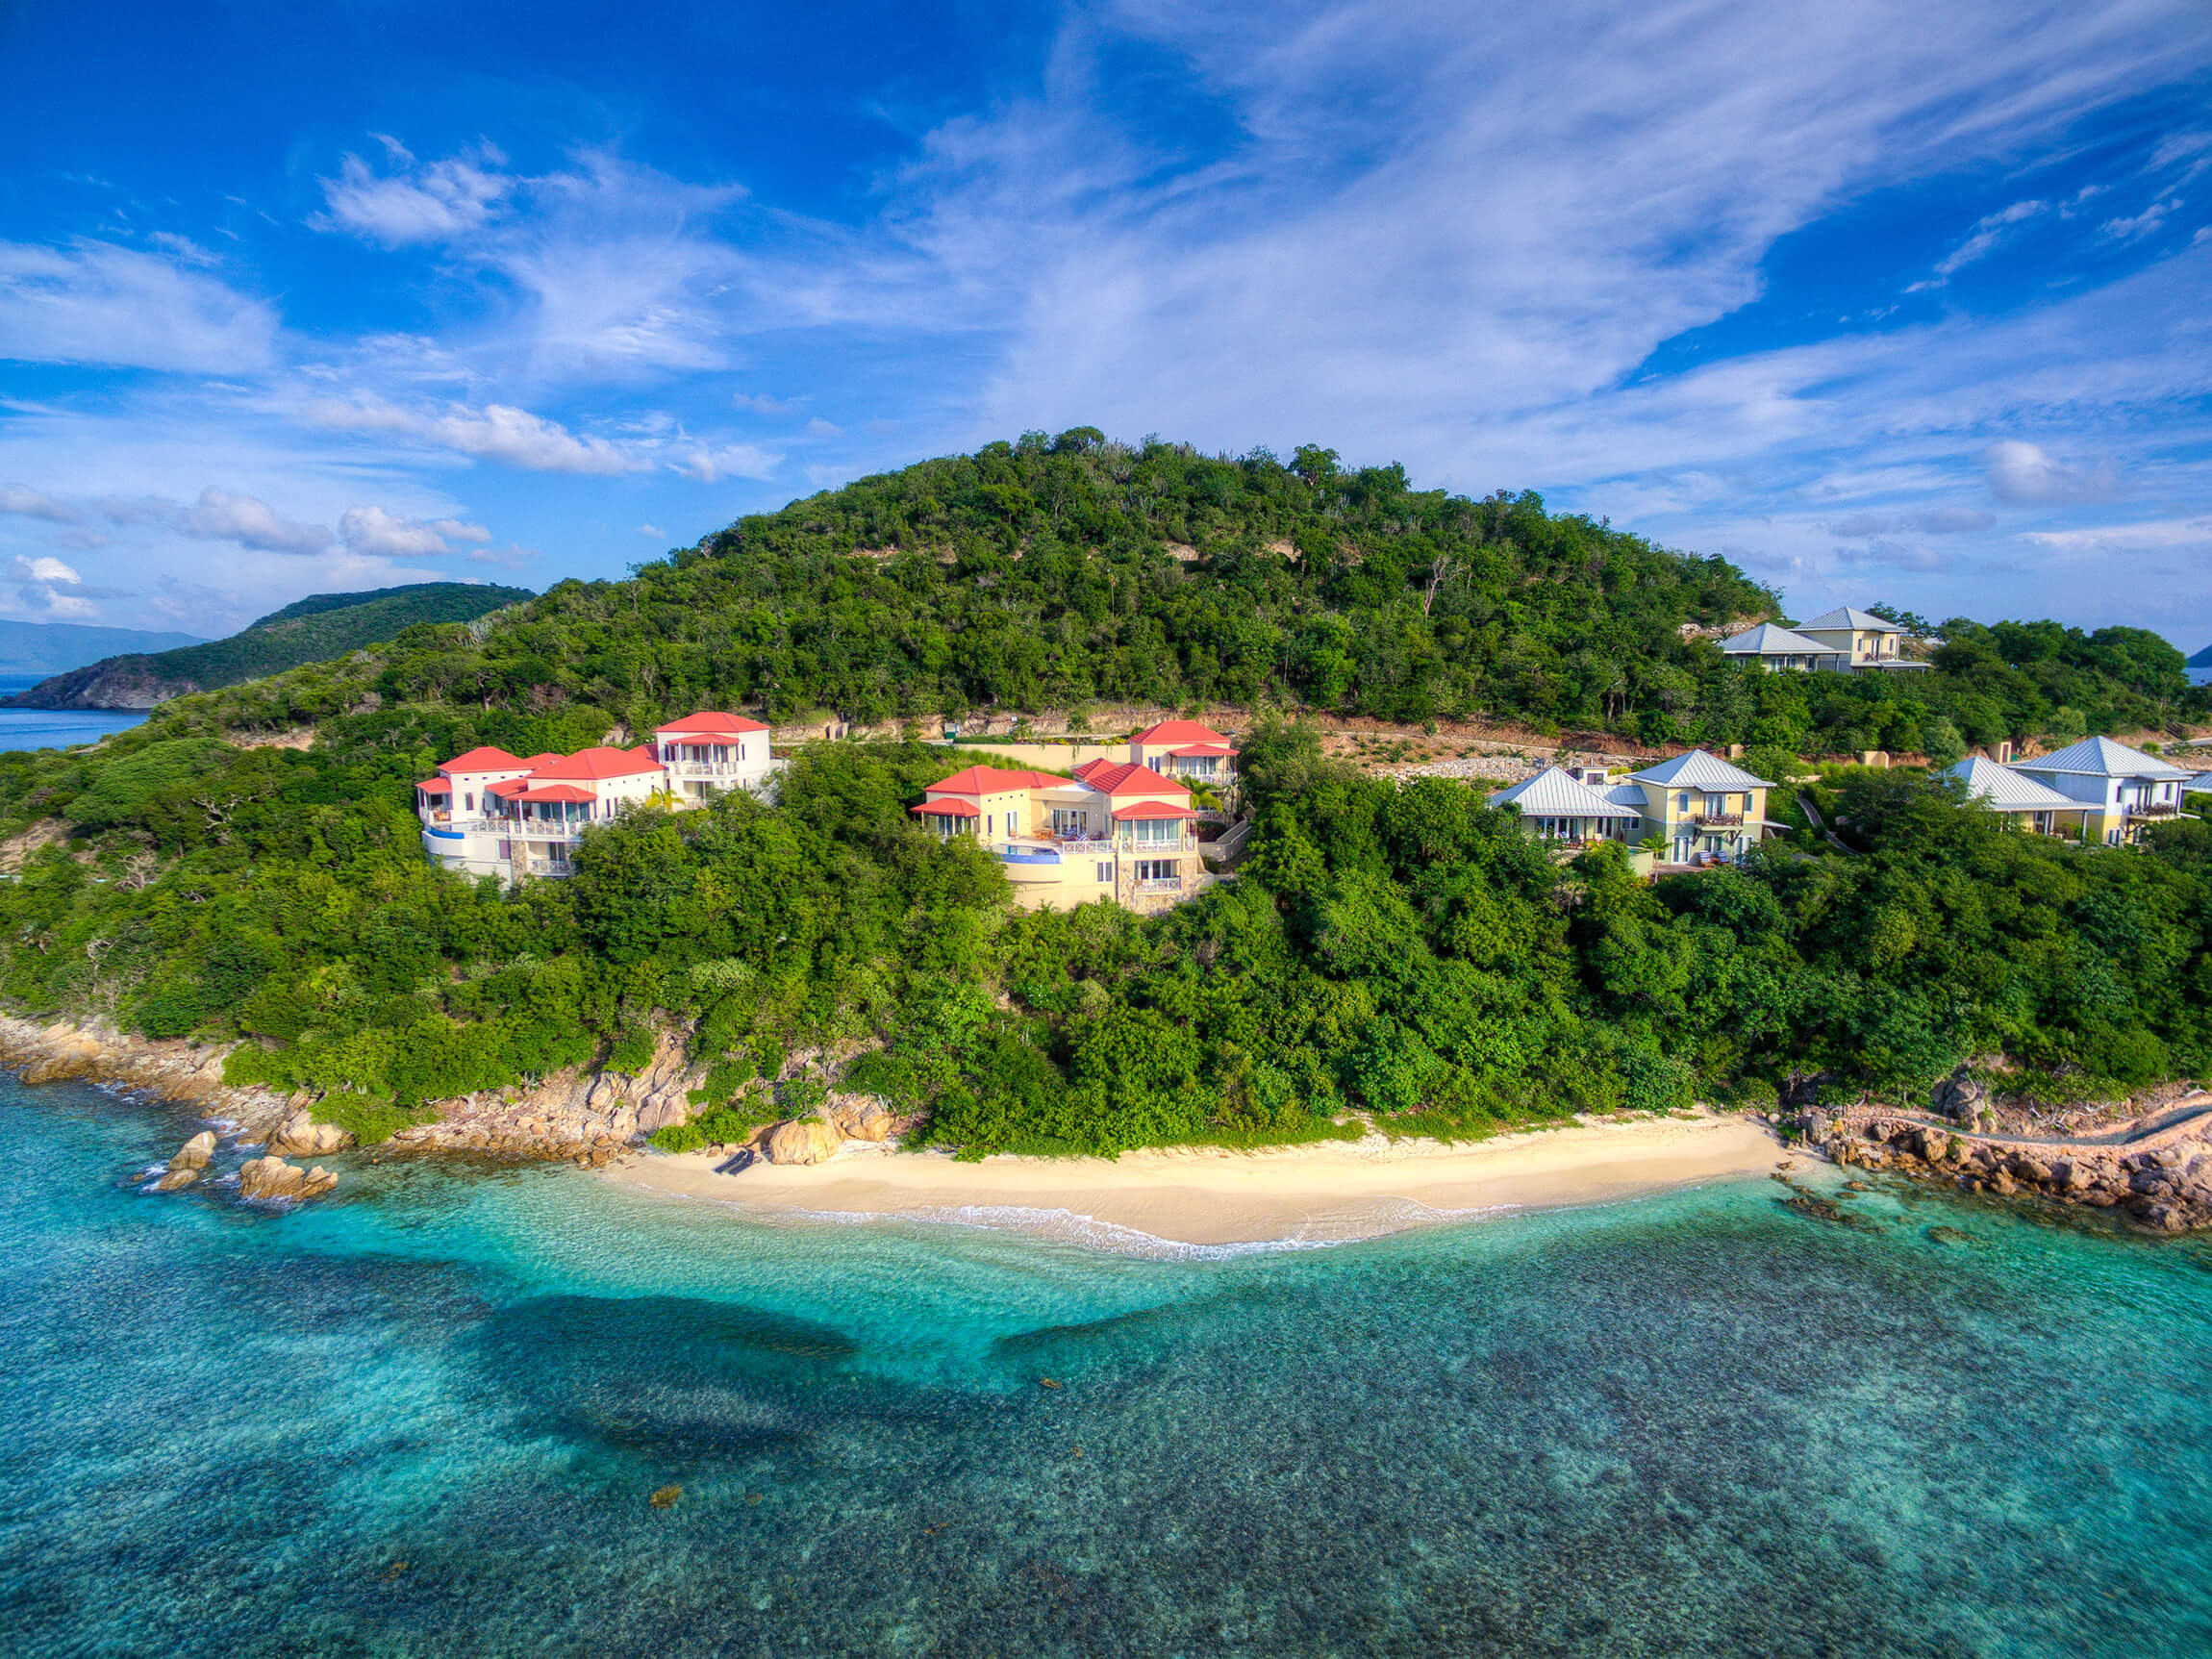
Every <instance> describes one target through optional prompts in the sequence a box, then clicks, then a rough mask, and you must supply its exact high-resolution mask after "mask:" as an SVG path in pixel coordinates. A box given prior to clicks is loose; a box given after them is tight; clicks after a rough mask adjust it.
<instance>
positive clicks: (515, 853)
mask: <svg viewBox="0 0 2212 1659" xmlns="http://www.w3.org/2000/svg"><path fill="white" fill-rule="evenodd" d="M776 769H777V763H776V761H775V760H774V758H773V756H772V755H771V754H770V753H769V750H768V728H767V727H766V726H764V725H762V724H761V723H760V722H759V721H757V720H748V719H746V718H744V717H743V716H740V715H726V714H722V713H719V712H718V711H716V710H705V711H702V712H701V713H699V714H695V715H687V716H684V718H682V719H680V720H671V721H670V722H668V724H666V725H665V726H659V727H656V728H655V729H654V732H653V742H650V743H641V744H639V745H638V746H637V747H636V748H630V749H617V748H607V747H594V748H589V749H579V750H578V751H577V752H576V753H575V754H572V755H555V754H540V755H532V756H530V757H529V758H528V759H523V758H521V757H519V756H516V755H511V754H509V753H508V752H507V751H506V750H504V749H494V748H475V749H470V750H469V751H468V752H467V753H466V754H462V755H456V756H454V757H453V759H451V760H450V761H447V762H446V763H445V764H444V765H443V766H441V767H439V768H438V775H437V776H436V777H434V778H426V779H425V780H423V781H422V782H421V783H419V784H416V785H415V816H416V817H419V818H420V819H421V820H422V844H423V849H424V851H425V852H426V853H427V854H428V855H429V857H430V860H431V862H432V863H433V864H436V865H440V866H442V867H445V868H447V869H455V870H461V871H464V872H465V873H467V874H470V875H496V876H502V877H504V878H506V879H507V880H509V881H515V880H517V879H519V878H521V877H523V876H526V875H566V874H568V873H569V872H570V870H571V868H572V865H571V863H570V854H571V853H572V852H573V851H574V850H575V847H576V845H577V843H578V842H579V841H581V840H582V838H583V834H584V831H585V829H586V828H587V827H589V826H590V825H591V824H593V823H605V822H607V821H609V820H610V819H613V818H615V817H619V816H620V815H621V814H622V813H624V812H627V811H629V810H630V809H632V808H634V807H639V806H647V805H660V806H667V807H674V808H682V807H692V806H703V805H704V804H705V803H706V802H707V800H708V799H710V798H711V797H712V796H714V795H716V794H720V793H722V792H726V791H729V790H737V789H742V790H747V791H750V792H754V793H756V794H758V793H762V792H764V791H765V788H766V786H767V782H768V780H769V778H770V777H771V776H772V775H773V774H774V772H775V770H776Z"/></svg>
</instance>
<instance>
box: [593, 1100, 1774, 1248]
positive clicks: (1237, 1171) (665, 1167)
mask: <svg viewBox="0 0 2212 1659" xmlns="http://www.w3.org/2000/svg"><path fill="white" fill-rule="evenodd" d="M1781 1156H1782V1153H1781V1148H1780V1144H1779V1143H1778V1142H1777V1141H1776V1140H1775V1139H1774V1136H1773V1133H1772V1130H1770V1129H1769V1128H1768V1127H1767V1126H1766V1125H1765V1124H1764V1123H1760V1122H1758V1121H1756V1120H1754V1119H1747V1118H1736V1117H1715V1116H1706V1115H1702V1114H1701V1115H1699V1116H1697V1117H1695V1118H1663V1119H1650V1118H1643V1119H1631V1120H1628V1121H1622V1122H1595V1123H1587V1122H1586V1123H1576V1124H1575V1125H1574V1126H1572V1127H1571V1128H1562V1129H1548V1130H1541V1131H1537V1132H1534V1133H1529V1134H1521V1135H1500V1136H1497V1137H1496V1138H1495V1139H1492V1140H1488V1141H1479V1142H1471V1143H1462V1144H1457V1145H1448V1146H1447V1145H1445V1144H1441V1143H1439V1142H1435V1141H1398V1142H1395V1143H1393V1142H1390V1141H1387V1140H1385V1139H1384V1138H1383V1137H1381V1136H1379V1135H1372V1136H1370V1137H1368V1138H1367V1139H1366V1140H1364V1141H1359V1142H1344V1141H1331V1142H1325V1143H1322V1144H1318V1145H1311V1146H1288V1147H1278V1148H1270V1149H1269V1150H1266V1151H1257V1152H1232V1151H1222V1150H1219V1149H1217V1148H1212V1147H1202V1148H1183V1149H1175V1150H1166V1151H1148V1152H1130V1153H1125V1154H1124V1155H1123V1156H1122V1157H1120V1158H1119V1159H1116V1160H1108V1159H1104V1158H1018V1157H1010V1156H1000V1157H992V1158H986V1159H984V1160H983V1161H982V1162H980V1163H971V1164H963V1163H959V1162H956V1161H955V1160H953V1159H952V1158H949V1157H946V1156H943V1155H941V1154H932V1153H905V1152H897V1151H893V1150H891V1149H889V1148H886V1147H881V1146H873V1145H868V1144H865V1143H847V1144H846V1146H845V1148H844V1150H843V1151H842V1152H841V1153H840V1154H839V1155H838V1156H837V1157H835V1158H833V1159H831V1160H830V1161H829V1162H828V1163H826V1164H817V1165H814V1166H812V1167H803V1168H802V1167H797V1166H770V1165H767V1164H756V1165H754V1166H753V1167H752V1168H751V1169H746V1170H743V1171H742V1172H741V1173H738V1174H734V1175H722V1174H717V1173H716V1171H715V1165H716V1163H717V1162H719V1161H720V1160H718V1159H717V1158H716V1157H714V1156H712V1155H710V1154H708V1153H704V1152H693V1153H687V1154H684V1155H683V1156H680V1157H668V1156H665V1155H662V1154H657V1153H649V1154H647V1155H645V1156H643V1157H641V1158H638V1159H635V1160H631V1161H625V1162H624V1163H622V1164H618V1165H616V1166H615V1167H614V1168H613V1169H610V1170H609V1171H608V1173H609V1175H610V1177H611V1178H612V1179H614V1180H616V1181H621V1182H624V1183H626V1184H629V1185H633V1186H638V1187H645V1188H650V1189H652V1190H654V1191H657V1192H662V1193H668V1194H681V1195H683V1196H687V1197H694V1198H713V1199H718V1200H720V1201H722V1202H725V1203H732V1204H737V1205H741V1206H743V1207H745V1208H748V1209H757V1210H761V1211H766V1212H782V1213H786V1214H810V1215H817V1216H838V1217H855V1216H908V1217H917V1218H920V1219H942V1220H953V1221H968V1222H977V1223H983V1224H992V1225H1003V1226H1012V1227H1027V1228H1029V1229H1031V1230H1035V1231H1040V1232H1047V1233H1056V1234H1060V1235H1063V1236H1066V1235H1068V1234H1069V1233H1071V1232H1072V1233H1074V1234H1075V1235H1077V1236H1080V1235H1081V1234H1082V1233H1083V1231H1084V1230H1085V1227H1086V1225H1087V1226H1088V1227H1090V1228H1092V1229H1095V1230H1096V1231H1097V1232H1099V1233H1105V1234H1121V1233H1123V1232H1124V1231H1125V1232H1126V1233H1133V1234H1141V1235H1145V1236H1147V1237H1148V1238H1149V1239H1152V1240H1158V1241H1162V1242H1165V1243H1169V1244H1202V1245H1218V1244H1245V1243H1250V1244H1262V1243H1279V1242H1283V1241H1295V1240H1304V1241H1313V1242H1317V1243H1319V1242H1325V1241H1332V1240H1340V1239H1350V1238H1365V1237H1369V1236H1371V1235H1374V1234H1378V1233H1386V1232H1393V1231H1396V1230H1398V1229H1400V1228H1404V1227H1410V1226H1419V1225H1422V1224H1424V1223H1430V1222H1435V1221H1440V1220H1450V1219H1459V1218H1462V1217H1466V1216H1468V1215H1470V1214H1481V1213H1484V1212H1490V1211H1497V1210H1503V1209H1546V1208H1553V1207H1556V1206H1560V1205H1566V1204H1586V1203H1595V1202H1599V1201H1602V1200H1606V1199H1613V1198H1621V1197H1627V1196H1630V1195H1633V1194H1640V1193H1648V1192H1655V1191H1657V1190H1659V1189H1661V1188H1667V1187H1678V1186H1692V1185H1698V1184H1702V1183H1705V1182H1710V1181H1717V1180H1726V1179H1733V1178H1738V1177H1742V1176H1746V1175H1754V1174H1759V1173H1763V1172H1764V1171H1766V1170H1768V1169H1772V1167H1773V1166H1774V1164H1775V1162H1776V1161H1777V1160H1778V1159H1779V1158H1780V1157H1781Z"/></svg>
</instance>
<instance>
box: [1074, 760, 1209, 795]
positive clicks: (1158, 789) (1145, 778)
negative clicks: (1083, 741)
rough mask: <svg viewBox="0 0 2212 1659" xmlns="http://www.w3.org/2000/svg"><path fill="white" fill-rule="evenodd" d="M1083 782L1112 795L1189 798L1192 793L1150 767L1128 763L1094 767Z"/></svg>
mask: <svg viewBox="0 0 2212 1659" xmlns="http://www.w3.org/2000/svg"><path fill="white" fill-rule="evenodd" d="M1083 781H1084V782H1085V783H1087V784H1089V785H1090V786H1091V787H1092V788H1093V789H1094V790H1100V791H1103V792H1105V793H1107V794H1110V795H1181V796H1184V797H1185V798H1188V797H1189V795H1190V793H1191V792H1190V791H1189V790H1187V789H1185V788H1184V787H1183V786H1182V785H1181V784H1179V783H1177V782H1175V780H1174V779H1173V778H1164V777H1162V776H1161V775H1160V774H1159V773H1158V772H1156V771H1153V770H1152V769H1151V768H1150V767H1140V766H1133V765H1131V764H1130V763H1129V762H1127V761H1122V762H1120V763H1119V764H1118V765H1112V766H1109V765H1104V764H1101V765H1099V766H1095V767H1092V768H1091V769H1090V770H1088V771H1086V772H1085V773H1084V774H1083Z"/></svg>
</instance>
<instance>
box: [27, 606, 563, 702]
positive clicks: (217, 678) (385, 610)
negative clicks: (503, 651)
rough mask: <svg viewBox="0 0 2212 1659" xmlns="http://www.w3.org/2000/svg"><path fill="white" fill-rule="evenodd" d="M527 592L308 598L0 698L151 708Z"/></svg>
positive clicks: (477, 611)
mask: <svg viewBox="0 0 2212 1659" xmlns="http://www.w3.org/2000/svg"><path fill="white" fill-rule="evenodd" d="M532 597H534V595H533V594H532V593H531V592H530V591H529V590H528V589H526V588H499V587H494V586H492V585H490V584H489V583H479V582H415V583H411V584H409V585H408V586H406V587H401V588H381V589H377V590H374V591H370V592H366V593H312V594H310V595H309V596H308V597H307V598H305V599H301V600H297V601H295V602H294V603H292V604H289V605H287V606H286V607H285V608H284V609H283V610H281V611H272V612H270V613H269V614H268V615H267V616H263V617H261V618H260V619H259V620H257V621H254V622H251V623H249V624H248V625H247V626H245V627H244V628H241V629H240V630H239V632H238V633H236V634H233V635H231V636H230V638H228V639H225V640H212V641H207V642H205V643H201V644H190V645H185V646H182V647H180V648H178V649H175V650H169V651H157V652H151V653H147V652H135V653H130V654H127V655H124V656H118V657H108V658H104V659H102V660H101V661H100V662H97V663H93V664H90V665H89V666H86V667H82V668H72V669H70V670H69V671H68V672H67V673H63V674H56V675H55V676H53V677H52V678H51V679H47V680H42V681H40V682H39V683H38V685H36V686H33V687H32V688H31V689H30V690H29V691H24V692H22V693H21V694H20V695H17V696H15V697H12V698H9V699H7V701H8V702H9V703H10V704H12V705H13V706H14V707H18V708H27V709H150V708H153V707H155V706H156V705H157V704H159V703H163V702H165V701H167V700H168V699H169V698H171V697H176V696H182V695H185V694H186V693H189V692H191V691H205V690H209V689H212V688H215V687H221V686H235V685H238V684H239V682H241V681H244V680H252V679H258V678H261V677H262V676H264V675H268V674H278V673H282V672H284V670H286V669H287V668H294V667H297V666H299V665H300V664H302V663H313V662H317V661H320V660H322V659H324V658H328V657H336V656H340V655H342V654H344V653H345V652H348V651H358V650H360V649H361V648H362V647H363V646H364V645H373V644H375V643H377V642H378V641H384V640H389V639H390V638H392V637H393V636H394V635H396V634H398V633H401V632H402V631H404V630H405V629H408V628H410V627H413V626H415V624H417V623H422V622H467V621H471V620H473V619H475V618H476V617H478V616H483V615H485V614H486V613H487V612H490V611H496V610H498V609H499V608H500V607H502V606H505V605H512V604H514V603H515V602H516V601H517V600H521V599H529V598H532Z"/></svg>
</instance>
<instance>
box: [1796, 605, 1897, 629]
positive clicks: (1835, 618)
mask: <svg viewBox="0 0 2212 1659" xmlns="http://www.w3.org/2000/svg"><path fill="white" fill-rule="evenodd" d="M1797 626H1798V628H1799V629H1805V628H1856V629H1858V630H1859V631H1860V632H1861V633H1868V632H1873V633H1876V634H1901V633H1903V632H1904V630H1903V629H1902V628H1900V627H1898V625H1897V624H1896V623H1895V622H1885V621H1883V620H1882V618H1881V617H1879V616H1869V615H1868V614H1867V613H1866V612H1864V611H1854V610H1852V609H1851V608H1850V607H1849V606H1848V605H1839V606H1837V607H1836V608H1835V609H1834V610H1833V611H1830V612H1829V613H1828V614H1827V615H1826V616H1815V617H1814V618H1813V619H1812V620H1811V621H1810V622H1799V623H1798V624H1797Z"/></svg>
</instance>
